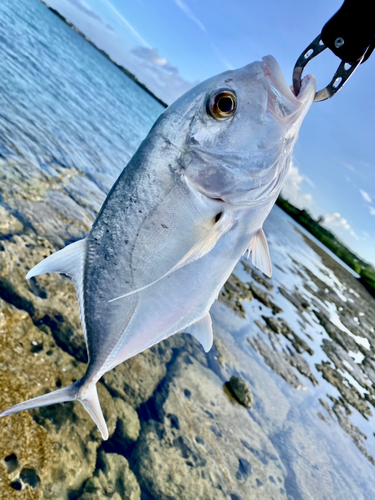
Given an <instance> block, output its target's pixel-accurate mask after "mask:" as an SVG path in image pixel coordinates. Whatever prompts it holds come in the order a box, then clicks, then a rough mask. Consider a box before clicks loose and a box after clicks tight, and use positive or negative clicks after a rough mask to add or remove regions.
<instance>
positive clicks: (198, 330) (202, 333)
mask: <svg viewBox="0 0 375 500" xmlns="http://www.w3.org/2000/svg"><path fill="white" fill-rule="evenodd" d="M184 332H185V333H190V335H193V337H195V338H196V339H197V340H198V341H199V342H200V343H201V344H202V346H203V349H204V350H205V352H208V351H209V350H210V349H211V347H212V342H213V333H212V320H211V316H210V313H207V314H206V315H205V316H203V318H201V319H200V320H198V321H196V322H195V323H193V324H192V325H190V326H188V327H187V328H185V330H184Z"/></svg>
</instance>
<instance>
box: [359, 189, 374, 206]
mask: <svg viewBox="0 0 375 500" xmlns="http://www.w3.org/2000/svg"><path fill="white" fill-rule="evenodd" d="M359 192H360V193H361V195H362V198H363V199H364V200H365V201H367V203H371V202H372V200H371V196H370V195H369V194H368V193H367V192H366V191H364V190H363V189H360V190H359Z"/></svg>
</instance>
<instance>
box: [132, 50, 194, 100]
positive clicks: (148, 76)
mask: <svg viewBox="0 0 375 500" xmlns="http://www.w3.org/2000/svg"><path fill="white" fill-rule="evenodd" d="M129 55H130V57H127V59H126V61H124V66H125V67H126V68H128V69H129V70H130V71H131V72H132V73H134V74H135V75H136V76H137V78H138V79H139V80H140V81H141V82H143V83H145V84H146V85H147V87H148V88H149V89H150V90H152V92H154V94H156V95H157V96H158V97H160V98H161V99H163V100H164V101H165V102H167V103H171V102H173V101H174V100H175V99H177V98H178V97H180V96H181V95H182V94H184V93H185V92H187V91H188V90H189V89H190V88H191V87H193V86H194V85H196V84H197V83H198V82H194V83H191V82H188V81H187V80H184V78H182V76H181V75H180V74H179V71H178V69H177V68H176V67H175V66H172V65H171V64H170V63H169V62H168V60H167V59H166V58H165V57H162V56H160V54H159V51H158V49H151V48H148V47H135V48H134V49H133V50H132V51H131V52H130V54H129Z"/></svg>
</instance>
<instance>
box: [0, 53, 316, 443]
mask: <svg viewBox="0 0 375 500" xmlns="http://www.w3.org/2000/svg"><path fill="white" fill-rule="evenodd" d="M315 90H316V82H315V78H314V77H313V76H311V75H309V76H306V77H305V78H304V80H303V82H302V87H301V91H300V93H299V94H298V97H295V96H294V94H293V93H292V91H291V90H290V88H289V86H288V85H287V82H286V81H285V79H284V77H283V75H282V72H281V70H280V68H279V66H278V64H277V62H276V61H275V59H274V58H273V57H271V56H267V57H264V58H263V60H262V61H260V62H259V61H256V62H254V63H252V64H249V65H247V66H245V67H244V68H241V69H238V70H235V71H226V72H225V73H222V74H220V75H218V76H215V77H213V78H210V79H209V80H207V81H205V82H203V83H201V84H199V85H197V86H196V87H194V88H193V89H191V90H190V91H188V92H187V93H186V94H185V95H183V96H182V97H180V98H179V99H178V100H177V101H176V102H175V103H174V104H172V105H171V106H169V107H168V108H167V109H166V110H165V111H164V113H163V114H162V115H161V116H160V117H159V118H158V120H157V121H156V123H155V124H154V126H153V128H152V129H151V131H150V133H149V134H148V136H147V137H146V139H145V140H144V141H143V143H142V144H141V146H140V147H139V149H138V151H137V152H136V153H135V155H134V156H133V158H132V159H131V160H130V162H129V164H128V165H127V166H126V168H125V169H124V170H123V172H122V173H121V175H120V177H119V178H118V180H117V181H116V183H115V185H114V186H113V188H112V190H111V191H110V193H109V195H108V196H107V199H106V200H105V202H104V204H103V206H102V208H101V210H100V213H99V215H98V217H97V218H96V220H95V222H94V225H93V227H92V230H91V232H90V234H89V235H88V236H87V237H86V238H85V239H83V240H80V241H77V242H76V243H73V244H71V245H69V246H67V247H65V248H64V249H62V250H60V251H58V252H56V253H54V254H52V255H51V256H49V257H47V258H46V259H45V260H44V261H42V262H41V263H39V264H38V265H37V266H35V267H34V268H33V269H32V270H31V271H30V272H29V273H28V274H27V276H26V278H28V279H29V278H32V277H33V276H38V275H40V274H44V273H50V272H60V273H65V274H67V275H68V276H71V277H72V279H73V282H74V285H75V288H76V290H77V295H78V302H79V308H80V314H81V321H82V328H83V333H84V336H85V340H86V344H87V350H88V355H89V364H88V367H87V372H86V374H85V375H84V377H83V378H82V379H81V380H79V381H77V382H75V383H73V384H72V385H70V386H68V387H65V388H62V389H59V390H57V391H55V392H53V393H50V394H46V395H44V396H40V397H37V398H34V399H31V400H30V401H26V402H24V403H20V404H17V405H15V406H13V407H11V408H9V409H7V410H5V411H3V412H2V413H1V415H0V416H5V415H10V414H12V413H17V412H19V411H23V410H29V409H31V408H36V407H40V406H47V405H51V404H55V403H62V402H65V401H72V400H78V401H80V402H81V403H82V404H83V406H84V407H85V409H86V410H87V411H88V413H89V414H90V415H91V417H92V419H93V420H94V421H95V423H96V424H97V426H98V428H99V430H100V432H101V434H102V437H103V439H107V438H108V430H107V425H106V422H105V420H104V417H103V414H102V410H101V408H100V403H99V399H98V395H97V390H96V382H97V381H98V380H99V379H100V377H101V376H102V375H103V374H104V373H106V372H107V371H109V370H111V369H112V368H114V367H115V366H116V365H118V364H119V363H121V362H123V361H125V360H126V359H128V358H130V357H132V356H134V355H135V354H138V353H140V352H142V351H144V350H145V349H147V348H149V347H151V346H152V345H154V344H156V343H157V342H160V341H161V340H163V339H166V338H167V337H169V336H170V335H173V334H175V333H178V332H187V333H190V334H192V335H194V336H195V337H196V338H197V339H198V340H199V341H200V342H201V344H202V346H203V348H204V350H205V351H208V350H209V349H210V348H211V345H212V341H213V337H212V324H211V318H210V314H209V309H210V307H211V305H212V303H213V302H214V300H215V299H216V298H217V296H218V294H219V292H220V289H221V288H222V286H223V285H224V283H225V281H226V280H227V279H228V277H229V275H230V273H231V272H232V270H233V268H234V267H235V265H236V263H237V262H238V260H239V258H240V257H241V256H242V255H243V254H244V253H245V251H246V250H248V253H250V252H251V253H252V261H253V263H254V265H255V266H257V267H258V268H260V269H261V270H262V271H263V272H264V273H265V274H267V275H269V276H270V275H271V261H270V257H269V253H268V246H267V241H266V238H265V235H264V233H263V230H262V225H263V223H264V220H265V219H266V217H267V215H268V214H269V212H270V210H271V208H272V206H273V205H274V203H275V201H276V198H277V196H278V194H279V192H280V190H281V187H282V184H283V181H284V179H285V175H286V173H287V170H288V166H289V162H290V158H291V155H292V151H293V147H294V144H295V142H296V140H297V136H298V132H299V128H300V126H301V123H302V121H303V118H304V116H305V114H306V112H307V111H308V109H309V107H310V105H311V103H312V100H313V97H314V95H315Z"/></svg>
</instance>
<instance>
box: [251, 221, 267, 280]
mask: <svg viewBox="0 0 375 500" xmlns="http://www.w3.org/2000/svg"><path fill="white" fill-rule="evenodd" d="M250 252H251V262H252V263H253V264H254V266H255V267H257V268H258V269H260V270H261V271H262V272H263V273H264V274H265V275H266V276H268V277H269V278H271V276H272V264H271V257H270V252H269V250H268V243H267V240H266V235H265V234H264V231H263V229H259V231H258V232H257V233H256V234H255V236H254V237H253V239H252V240H251V243H250V248H249V252H248V258H249V254H250Z"/></svg>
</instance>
